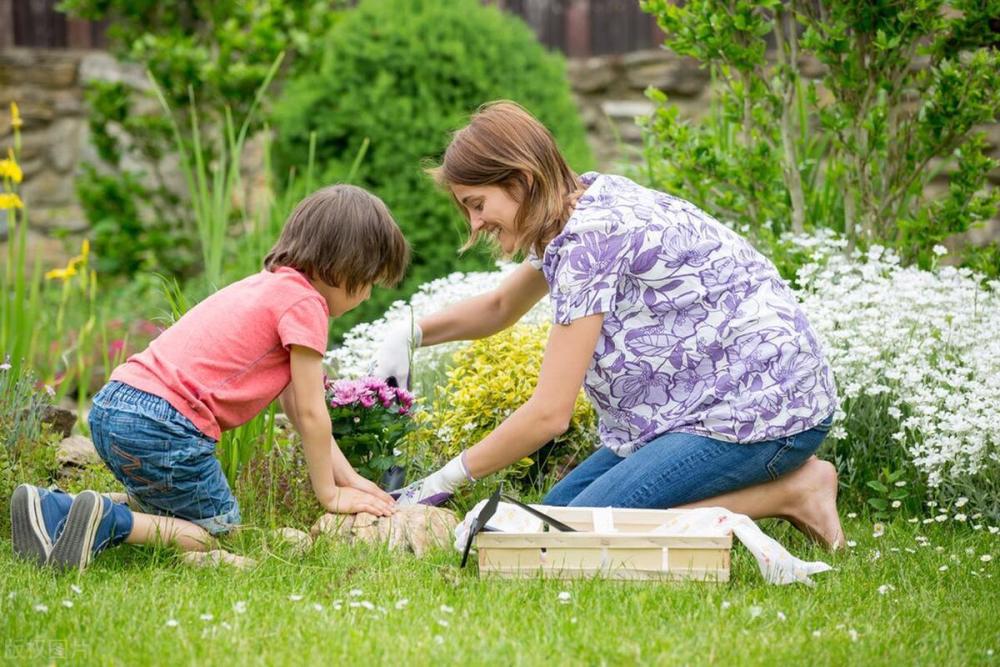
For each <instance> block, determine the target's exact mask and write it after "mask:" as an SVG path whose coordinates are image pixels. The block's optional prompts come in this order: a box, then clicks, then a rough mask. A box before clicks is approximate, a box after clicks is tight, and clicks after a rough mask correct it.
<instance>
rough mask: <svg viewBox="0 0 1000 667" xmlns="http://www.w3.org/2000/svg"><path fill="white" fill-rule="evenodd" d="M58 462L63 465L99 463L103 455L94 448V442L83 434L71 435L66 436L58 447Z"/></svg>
mask: <svg viewBox="0 0 1000 667" xmlns="http://www.w3.org/2000/svg"><path fill="white" fill-rule="evenodd" d="M56 463H58V464H59V465H60V466H61V467H66V466H78V467H80V468H82V467H84V466H87V465H99V464H100V463H101V457H100V455H99V454H98V453H97V449H96V448H94V443H93V442H92V441H91V440H90V438H87V437H85V436H82V435H71V436H70V437H68V438H64V439H63V441H62V442H60V443H59V445H58V447H56Z"/></svg>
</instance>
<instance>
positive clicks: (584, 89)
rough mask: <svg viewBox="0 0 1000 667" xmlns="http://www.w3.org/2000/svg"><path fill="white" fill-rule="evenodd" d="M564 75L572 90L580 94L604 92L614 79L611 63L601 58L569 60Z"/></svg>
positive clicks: (613, 68)
mask: <svg viewBox="0 0 1000 667" xmlns="http://www.w3.org/2000/svg"><path fill="white" fill-rule="evenodd" d="M566 74H567V76H568V78H569V80H570V85H571V86H572V88H573V90H574V91H576V92H580V93H594V92H597V91H600V90H604V89H605V88H607V87H609V86H610V85H611V84H612V83H614V81H615V78H616V75H615V67H614V65H613V63H612V62H611V60H610V59H608V58H602V57H596V58H584V59H574V60H570V61H569V62H568V63H567V72H566Z"/></svg>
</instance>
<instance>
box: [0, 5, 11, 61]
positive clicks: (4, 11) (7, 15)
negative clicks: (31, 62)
mask: <svg viewBox="0 0 1000 667" xmlns="http://www.w3.org/2000/svg"><path fill="white" fill-rule="evenodd" d="M12 46H14V2H13V0H0V49H8V48H10V47H12Z"/></svg>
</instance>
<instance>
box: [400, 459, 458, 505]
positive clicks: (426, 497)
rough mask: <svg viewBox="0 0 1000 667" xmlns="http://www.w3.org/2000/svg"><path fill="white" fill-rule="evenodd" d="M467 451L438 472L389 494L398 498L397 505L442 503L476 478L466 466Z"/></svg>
mask: <svg viewBox="0 0 1000 667" xmlns="http://www.w3.org/2000/svg"><path fill="white" fill-rule="evenodd" d="M464 457H465V452H462V453H461V454H459V455H458V456H456V457H455V458H453V459H452V460H451V461H448V463H446V464H445V465H444V467H442V468H441V469H440V470H438V471H437V472H433V473H431V474H430V475H428V476H427V477H424V478H423V479H418V480H417V481H416V482H414V483H413V484H410V485H409V486H405V487H403V488H402V489H400V490H398V491H393V492H392V493H390V494H389V495H391V496H393V497H394V498H395V499H396V504H397V505H432V506H434V507H436V506H438V505H442V504H444V503H445V502H447V501H448V499H449V498H451V497H452V496H453V495H454V493H455V491H457V490H458V488H459V487H460V486H462V485H463V484H466V483H468V482H474V481H476V480H475V479H473V478H472V475H470V474H469V470H468V468H466V467H465V461H464V460H463V459H464Z"/></svg>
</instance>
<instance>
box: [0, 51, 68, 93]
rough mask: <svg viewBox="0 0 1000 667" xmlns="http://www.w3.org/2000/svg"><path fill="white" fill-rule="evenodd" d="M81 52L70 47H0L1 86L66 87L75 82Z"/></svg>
mask: <svg viewBox="0 0 1000 667" xmlns="http://www.w3.org/2000/svg"><path fill="white" fill-rule="evenodd" d="M79 64H80V55H79V54H78V53H76V52H73V51H65V50H51V51H49V50H43V49H4V50H3V51H0V86H14V85H23V84H27V85H32V86H41V87H43V88H67V87H70V86H72V85H74V84H75V83H76V76H77V69H78V67H79Z"/></svg>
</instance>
